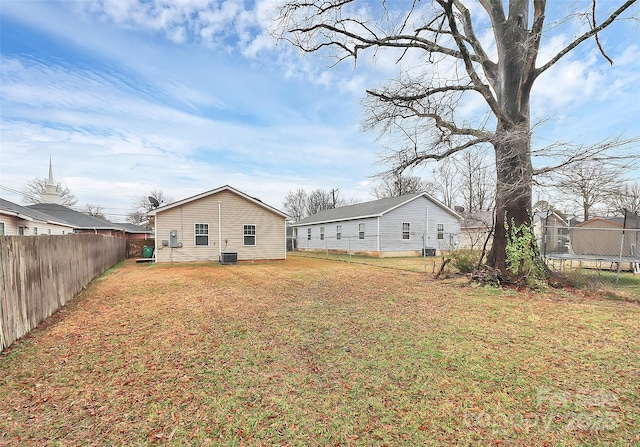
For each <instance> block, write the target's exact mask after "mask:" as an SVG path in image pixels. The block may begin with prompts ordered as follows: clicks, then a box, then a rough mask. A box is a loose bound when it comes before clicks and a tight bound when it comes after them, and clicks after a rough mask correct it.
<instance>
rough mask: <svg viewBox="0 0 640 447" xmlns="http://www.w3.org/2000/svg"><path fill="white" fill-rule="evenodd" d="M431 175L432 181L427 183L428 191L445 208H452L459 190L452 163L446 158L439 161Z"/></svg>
mask: <svg viewBox="0 0 640 447" xmlns="http://www.w3.org/2000/svg"><path fill="white" fill-rule="evenodd" d="M432 173H433V179H432V180H430V181H428V189H429V191H432V192H433V194H434V195H435V197H436V198H437V199H438V200H440V201H441V202H442V203H444V204H445V205H446V206H448V207H449V208H453V206H454V205H455V203H454V202H455V200H456V197H457V195H458V190H459V188H460V185H459V180H458V179H457V178H456V175H457V172H456V169H455V166H454V164H453V162H452V161H451V160H450V159H448V158H445V159H444V160H441V161H439V162H438V166H437V167H436V168H435V169H434V170H433V171H432Z"/></svg>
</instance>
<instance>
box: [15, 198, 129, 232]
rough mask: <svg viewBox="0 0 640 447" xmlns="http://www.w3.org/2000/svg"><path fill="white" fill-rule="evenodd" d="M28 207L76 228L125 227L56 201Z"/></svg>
mask: <svg viewBox="0 0 640 447" xmlns="http://www.w3.org/2000/svg"><path fill="white" fill-rule="evenodd" d="M27 208H30V209H32V210H35V211H39V212H41V213H44V214H48V215H50V216H53V217H54V218H56V219H57V220H59V221H62V222H66V223H68V224H71V225H72V226H73V227H74V228H78V229H90V230H94V229H95V230H120V231H122V230H123V228H122V227H120V226H118V225H117V224H114V223H111V222H108V221H106V220H102V219H98V218H96V217H92V216H89V215H88V214H84V213H81V212H79V211H75V210H72V209H71V208H67V207H66V206H63V205H58V204H55V203H38V204H36V205H29V206H27Z"/></svg>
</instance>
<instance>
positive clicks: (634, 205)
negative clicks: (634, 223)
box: [607, 182, 640, 215]
mask: <svg viewBox="0 0 640 447" xmlns="http://www.w3.org/2000/svg"><path fill="white" fill-rule="evenodd" d="M607 207H608V209H609V212H610V213H612V214H616V215H620V214H623V210H627V211H628V212H630V213H635V214H640V183H638V182H633V183H625V184H623V185H622V186H618V187H615V188H614V191H613V194H611V196H610V197H609V198H608V200H607Z"/></svg>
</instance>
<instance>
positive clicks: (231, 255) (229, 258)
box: [220, 251, 238, 265]
mask: <svg viewBox="0 0 640 447" xmlns="http://www.w3.org/2000/svg"><path fill="white" fill-rule="evenodd" d="M220 262H221V263H222V264H223V265H227V264H237V263H238V253H237V252H235V251H234V252H231V251H227V252H223V253H222V259H221V260H220Z"/></svg>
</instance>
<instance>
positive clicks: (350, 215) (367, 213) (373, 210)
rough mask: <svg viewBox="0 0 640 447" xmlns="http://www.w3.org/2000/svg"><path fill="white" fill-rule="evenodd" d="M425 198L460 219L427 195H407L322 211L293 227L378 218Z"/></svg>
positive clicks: (453, 212)
mask: <svg viewBox="0 0 640 447" xmlns="http://www.w3.org/2000/svg"><path fill="white" fill-rule="evenodd" d="M421 196H425V197H427V198H428V199H429V200H431V201H432V202H434V203H437V204H438V205H440V206H441V207H442V208H443V209H445V210H447V211H448V212H450V213H451V214H453V215H454V216H456V217H458V218H459V217H460V216H459V215H458V214H457V213H456V212H455V211H453V210H451V209H450V208H447V207H446V206H444V205H443V204H441V203H440V202H438V201H437V200H435V199H434V198H433V197H431V196H429V195H428V194H425V193H416V194H406V195H403V196H400V197H389V198H386V199H379V200H373V201H371V202H362V203H356V204H355V205H349V206H341V207H338V208H333V209H330V210H325V211H320V212H319V213H317V214H314V215H313V216H309V217H305V218H304V219H302V220H299V221H298V222H296V223H294V224H293V225H292V226H294V227H297V226H300V225H310V224H318V223H324V222H338V221H343V220H352V219H361V218H364V217H378V216H382V215H383V214H385V213H387V212H389V211H391V210H393V209H395V208H397V207H399V206H401V205H404V204H405V203H407V202H410V201H412V200H415V199H416V198H418V197H421Z"/></svg>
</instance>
